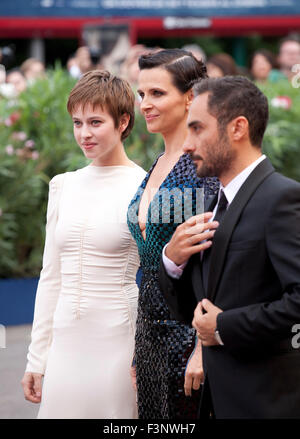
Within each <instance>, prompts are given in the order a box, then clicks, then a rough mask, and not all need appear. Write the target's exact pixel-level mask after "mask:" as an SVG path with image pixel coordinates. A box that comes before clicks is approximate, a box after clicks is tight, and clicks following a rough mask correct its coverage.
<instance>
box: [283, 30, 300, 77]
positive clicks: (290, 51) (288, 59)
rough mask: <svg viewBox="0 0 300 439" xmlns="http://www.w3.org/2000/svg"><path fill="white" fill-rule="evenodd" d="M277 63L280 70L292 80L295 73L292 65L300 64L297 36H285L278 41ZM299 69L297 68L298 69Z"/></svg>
mask: <svg viewBox="0 0 300 439" xmlns="http://www.w3.org/2000/svg"><path fill="white" fill-rule="evenodd" d="M278 64H279V69H280V71H281V72H282V73H283V74H284V75H285V76H286V77H287V78H288V79H289V80H292V78H293V77H294V75H295V74H296V73H297V72H296V71H293V70H292V68H293V66H295V65H297V64H300V40H299V38H298V37H293V36H291V37H289V36H288V37H286V38H283V39H282V40H281V41H280V43H279V54H278ZM298 71H299V70H298Z"/></svg>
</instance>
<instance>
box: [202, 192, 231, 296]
mask: <svg viewBox="0 0 300 439" xmlns="http://www.w3.org/2000/svg"><path fill="white" fill-rule="evenodd" d="M227 205H228V201H227V198H226V195H225V194H224V192H223V190H221V195H220V199H219V203H218V207H217V212H216V214H215V216H214V218H213V221H218V222H219V223H221V221H222V218H223V216H224V214H225V212H226V209H227ZM210 255H211V247H210V248H208V249H206V250H204V252H203V256H202V278H203V286H204V291H205V292H207V285H208V274H209V267H210Z"/></svg>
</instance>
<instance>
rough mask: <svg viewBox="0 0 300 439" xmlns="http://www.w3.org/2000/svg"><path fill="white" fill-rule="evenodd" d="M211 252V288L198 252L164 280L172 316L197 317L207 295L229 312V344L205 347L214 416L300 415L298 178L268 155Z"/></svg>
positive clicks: (222, 325)
mask: <svg viewBox="0 0 300 439" xmlns="http://www.w3.org/2000/svg"><path fill="white" fill-rule="evenodd" d="M211 252H212V254H211V263H210V271H209V278H208V288H207V291H204V289H203V285H202V278H201V269H200V257H199V254H197V255H194V256H193V257H192V258H190V260H189V262H188V264H187V266H186V268H185V269H184V272H183V275H182V277H181V278H180V279H179V280H174V279H172V278H170V277H169V276H168V275H167V273H166V271H165V269H164V266H163V264H161V269H160V275H159V278H160V286H161V289H162V291H163V292H164V295H165V298H166V300H167V302H168V305H169V308H170V311H171V313H172V315H173V317H174V318H176V319H179V320H182V321H185V322H188V323H191V321H192V318H193V312H194V309H195V306H196V304H197V302H198V301H200V300H202V299H203V298H204V297H207V298H209V299H210V300H211V301H212V302H213V303H214V304H215V305H216V306H218V307H220V308H221V309H222V310H223V312H222V313H220V314H219V315H218V318H217V327H218V330H219V332H220V335H221V338H222V340H223V342H224V346H212V347H207V348H205V347H203V361H204V372H205V377H206V378H205V385H204V390H205V389H208V387H210V393H211V398H212V403H213V408H214V412H215V415H216V417H217V418H278V417H298V418H300V352H299V350H298V349H294V348H293V345H292V337H293V336H294V335H295V334H294V333H293V332H292V328H293V326H294V325H295V324H299V323H300V184H299V183H297V182H295V181H293V180H290V179H288V178H286V177H284V176H282V175H281V174H278V173H276V172H275V171H274V169H273V167H272V165H271V163H270V162H269V160H268V159H265V160H263V161H262V162H261V163H260V164H259V165H258V166H257V167H256V168H255V169H254V171H253V172H252V173H251V175H250V176H249V177H248V178H247V180H246V181H245V183H244V184H243V185H242V187H241V188H240V190H239V191H238V193H237V195H236V196H235V198H234V200H233V202H232V203H231V204H230V206H229V208H228V210H227V212H226V214H225V216H224V218H223V220H222V223H221V225H220V226H219V228H218V230H217V231H216V233H215V235H214V238H213V245H212V247H211ZM206 391H207V390H206ZM204 394H205V392H204ZM202 409H203V407H202Z"/></svg>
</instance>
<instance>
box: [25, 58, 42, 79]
mask: <svg viewBox="0 0 300 439" xmlns="http://www.w3.org/2000/svg"><path fill="white" fill-rule="evenodd" d="M20 70H21V72H22V73H23V75H24V76H25V78H26V80H27V82H28V83H32V82H34V81H35V80H36V79H39V78H44V77H45V75H46V69H45V66H44V64H43V63H42V62H41V61H39V60H38V59H36V58H28V59H26V60H25V61H24V62H23V63H22V64H21V66H20Z"/></svg>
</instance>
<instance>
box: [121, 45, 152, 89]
mask: <svg viewBox="0 0 300 439" xmlns="http://www.w3.org/2000/svg"><path fill="white" fill-rule="evenodd" d="M149 52H150V49H148V48H147V47H146V46H144V45H143V44H136V45H134V46H132V47H131V48H130V50H129V53H128V54H127V56H126V58H125V60H124V62H123V63H122V64H121V66H120V76H121V77H122V78H124V79H126V80H127V81H128V82H129V84H130V85H131V87H132V88H133V91H136V89H137V84H138V76H139V72H140V68H139V57H140V56H141V55H143V54H144V53H149Z"/></svg>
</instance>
